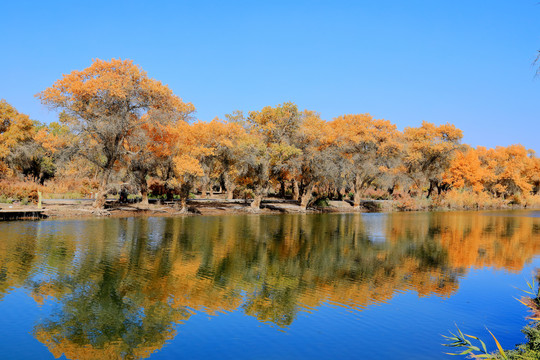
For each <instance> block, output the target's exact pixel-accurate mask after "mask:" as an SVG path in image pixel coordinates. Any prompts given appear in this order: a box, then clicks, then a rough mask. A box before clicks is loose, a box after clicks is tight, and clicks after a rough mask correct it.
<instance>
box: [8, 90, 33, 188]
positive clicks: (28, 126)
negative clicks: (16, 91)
mask: <svg viewBox="0 0 540 360" xmlns="http://www.w3.org/2000/svg"><path fill="white" fill-rule="evenodd" d="M33 133H34V123H33V121H32V120H30V118H29V117H28V115H25V114H21V113H19V112H18V111H17V109H15V108H14V107H13V106H11V105H10V104H8V102H7V101H6V100H4V99H2V100H0V178H1V177H3V176H5V175H7V174H9V169H8V167H7V164H6V163H5V162H4V160H6V157H7V156H8V155H9V154H10V152H11V151H12V149H13V148H14V147H15V146H17V145H19V144H21V143H24V142H27V141H29V140H31V139H32V135H33Z"/></svg>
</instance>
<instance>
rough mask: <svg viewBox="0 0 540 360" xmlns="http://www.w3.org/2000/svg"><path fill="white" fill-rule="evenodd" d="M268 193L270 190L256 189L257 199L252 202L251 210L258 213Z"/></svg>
mask: <svg viewBox="0 0 540 360" xmlns="http://www.w3.org/2000/svg"><path fill="white" fill-rule="evenodd" d="M267 193H268V188H262V187H259V188H257V189H255V197H254V198H253V201H252V202H251V205H250V207H251V210H253V211H258V210H260V208H261V203H262V199H263V197H264V196H265V195H266V194H267Z"/></svg>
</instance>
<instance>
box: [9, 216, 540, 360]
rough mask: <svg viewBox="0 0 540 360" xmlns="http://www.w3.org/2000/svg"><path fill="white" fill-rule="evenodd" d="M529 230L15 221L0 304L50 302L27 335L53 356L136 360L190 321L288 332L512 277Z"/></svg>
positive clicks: (524, 221) (401, 220)
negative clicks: (319, 317)
mask: <svg viewBox="0 0 540 360" xmlns="http://www.w3.org/2000/svg"><path fill="white" fill-rule="evenodd" d="M374 224H375V225H374ZM539 224H540V219H539V218H534V217H527V216H513V217H507V216H488V215H486V214H482V213H423V214H387V215H385V214H377V215H368V216H366V215H361V214H336V215H286V216H228V217H185V218H129V219H104V220H84V221H44V222H40V223H37V224H34V225H33V226H29V225H28V223H12V224H10V226H4V225H2V228H1V230H2V231H1V232H0V299H1V297H2V296H4V294H6V293H7V292H9V291H10V289H12V288H17V287H26V288H29V289H30V290H31V295H32V296H33V298H34V299H35V300H36V301H37V302H38V303H40V304H42V303H44V302H46V301H50V302H51V303H53V304H54V310H53V311H52V312H51V313H50V314H48V315H47V316H46V317H45V318H42V319H40V320H39V322H38V323H37V324H36V325H35V327H34V330H33V334H34V336H35V337H36V338H37V339H38V340H39V341H41V342H43V343H44V344H46V345H47V346H48V348H49V350H50V351H51V352H52V353H53V355H54V356H55V357H60V356H61V355H62V354H64V355H65V356H66V357H67V358H72V359H95V358H100V359H116V358H146V357H148V356H150V354H151V353H152V352H154V351H155V350H158V349H160V348H162V347H163V346H164V344H165V343H166V342H167V341H168V340H170V339H172V338H173V337H174V336H176V331H177V330H179V331H181V327H178V324H180V323H182V322H184V321H186V320H188V319H189V318H190V316H192V315H193V314H194V313H195V311H200V312H204V313H207V314H210V315H217V314H219V313H220V312H227V311H242V312H243V313H245V314H246V315H249V316H253V317H255V318H257V319H258V320H259V321H262V322H265V323H269V324H272V325H275V326H278V327H287V326H289V325H290V324H292V323H293V322H294V320H295V318H296V317H297V315H298V313H299V312H301V311H305V310H306V309H313V308H316V307H318V306H320V305H322V304H324V303H332V304H334V305H339V306H343V307H347V308H351V309H357V310H361V309H363V308H365V307H367V306H369V305H372V304H376V303H381V302H385V301H387V300H389V299H391V298H392V296H393V294H395V293H396V292H397V291H408V290H413V291H416V292H417V293H418V294H419V295H420V296H425V295H431V294H435V295H438V296H444V297H445V296H450V295H451V294H452V293H454V292H455V291H456V290H457V288H458V280H459V277H460V276H462V275H464V274H465V273H466V271H467V270H468V269H469V268H470V267H483V266H493V267H497V268H505V269H509V270H512V271H518V270H519V269H521V268H522V267H523V265H524V264H525V263H526V262H527V261H529V260H530V259H531V258H532V256H533V255H535V254H538V253H540V242H539V241H538V240H540V225H539Z"/></svg>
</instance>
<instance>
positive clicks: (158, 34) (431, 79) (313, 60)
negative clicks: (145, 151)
mask: <svg viewBox="0 0 540 360" xmlns="http://www.w3.org/2000/svg"><path fill="white" fill-rule="evenodd" d="M2 13H3V15H4V16H3V17H4V18H3V19H2V21H1V22H0V35H1V36H2V46H1V48H2V54H1V56H0V98H5V99H6V100H7V101H8V102H9V103H11V104H12V105H14V106H15V107H17V109H18V110H19V111H21V112H24V113H27V114H29V115H30V116H31V117H32V118H33V119H36V120H40V121H44V122H50V121H54V120H56V115H55V114H54V113H51V112H49V111H48V110H47V109H46V108H45V107H43V106H42V105H41V104H40V103H39V101H38V100H37V99H35V98H34V95H35V94H36V93H37V92H39V91H41V90H43V89H45V88H46V87H48V86H50V85H51V84H52V83H53V82H54V81H55V80H56V79H58V78H59V77H60V76H61V75H62V74H64V73H68V72H70V71H72V70H76V69H79V70H80V69H83V68H85V67H87V66H89V65H90V63H91V60H92V59H94V58H100V59H111V58H122V59H132V60H133V61H134V62H135V63H137V64H139V65H141V67H142V68H143V69H144V70H146V71H147V72H148V74H149V75H150V76H151V77H153V78H155V79H158V80H161V81H162V82H164V83H166V84H168V85H169V86H170V87H171V88H172V89H173V91H174V92H175V93H176V94H177V95H179V96H180V97H182V98H183V99H184V100H186V101H190V102H192V103H193V104H194V105H195V106H196V108H197V117H198V118H200V119H201V120H211V119H212V118H214V117H215V116H219V117H223V115H224V114H226V113H230V112H231V111H233V110H236V109H241V110H245V111H249V110H256V109H260V108H261V107H263V106H265V105H276V104H279V103H282V102H285V101H293V102H295V103H296V104H298V106H299V107H300V108H302V109H303V108H307V109H310V110H316V111H319V112H320V113H321V115H322V117H323V118H325V119H328V120H329V119H332V118H333V117H336V116H338V115H341V114H350V113H366V112H367V113H370V114H372V115H373V116H374V117H376V118H384V119H388V120H390V121H392V122H394V123H396V124H397V125H398V127H399V128H400V129H403V128H404V127H406V126H418V125H420V124H421V121H422V120H426V121H429V122H433V123H436V124H442V123H446V122H450V123H453V124H455V125H456V126H458V127H459V128H461V129H462V130H463V131H464V133H465V137H464V142H465V143H468V144H471V145H474V146H476V145H483V146H488V147H492V146H496V145H510V144H514V143H522V144H523V145H525V146H526V147H528V148H533V149H535V150H536V151H537V152H539V153H540V140H539V139H540V78H535V77H534V73H535V71H534V68H533V66H532V62H533V60H534V58H535V56H536V52H537V50H538V49H540V21H539V18H540V17H539V15H540V5H539V4H538V1H537V0H512V1H508V0H503V1H494V0H491V1H487V0H473V1H463V0H457V1H429V0H425V1H416V0H409V1H403V0H379V1H314V0H312V1H184V2H181V1H174V2H173V1H169V2H167V1H141V2H135V1H129V2H128V1H125V2H124V1H116V2H113V1H91V2H90V1H81V2H76V1H65V2H62V1H50V2H45V1H43V2H38V1H35V2H33V1H20V2H14V1H11V2H4V3H3V4H2Z"/></svg>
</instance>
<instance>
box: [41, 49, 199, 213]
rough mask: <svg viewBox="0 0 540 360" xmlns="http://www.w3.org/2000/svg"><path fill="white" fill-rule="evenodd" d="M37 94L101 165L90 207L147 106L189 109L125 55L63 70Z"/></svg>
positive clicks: (101, 196)
mask: <svg viewBox="0 0 540 360" xmlns="http://www.w3.org/2000/svg"><path fill="white" fill-rule="evenodd" d="M37 97H38V98H39V99H40V100H41V101H42V103H43V104H46V105H48V106H50V107H51V108H53V109H61V110H64V111H65V112H66V113H67V114H68V115H70V116H69V117H67V120H68V121H67V122H66V125H68V126H70V128H71V129H72V130H73V131H74V132H75V133H76V134H77V135H78V136H79V137H80V138H79V142H80V144H81V147H83V149H82V154H84V156H86V157H87V158H88V160H90V161H92V162H93V163H94V164H95V165H96V166H97V167H98V168H99V169H100V170H101V185H100V191H99V192H98V195H97V197H96V201H95V203H94V207H96V208H103V206H104V204H105V199H106V194H107V186H108V185H109V182H110V179H111V175H112V174H113V173H114V172H115V169H116V168H117V167H118V166H119V165H121V161H122V160H123V159H122V158H123V156H125V155H126V154H127V153H126V143H129V141H131V140H132V139H131V137H132V135H133V133H134V131H135V130H136V129H139V128H140V127H141V126H143V125H144V124H145V123H147V122H148V121H150V119H151V118H150V117H148V116H144V115H145V114H146V113H147V112H148V111H150V110H159V111H161V112H170V113H190V112H193V111H194V108H193V105H191V104H190V103H185V102H183V101H182V100H181V99H180V98H179V97H177V96H175V95H174V94H173V93H172V91H171V89H169V87H167V86H166V85H164V84H162V83H161V82H159V81H156V80H154V79H151V78H149V77H148V75H147V74H146V72H144V71H143V70H142V69H141V68H140V67H139V66H137V65H135V64H133V62H132V61H131V60H121V59H118V60H116V59H112V60H110V61H103V60H99V59H98V60H94V61H93V63H92V65H91V66H89V67H88V68H86V69H84V70H82V71H72V72H71V73H69V74H67V75H64V76H63V77H62V78H61V79H60V80H58V81H56V82H55V83H54V84H53V85H52V86H51V87H49V88H47V89H46V90H44V91H42V92H41V93H39V94H37ZM127 155H129V154H127Z"/></svg>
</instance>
